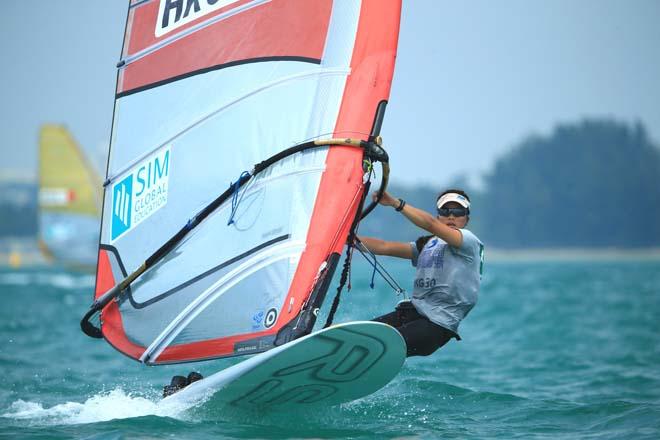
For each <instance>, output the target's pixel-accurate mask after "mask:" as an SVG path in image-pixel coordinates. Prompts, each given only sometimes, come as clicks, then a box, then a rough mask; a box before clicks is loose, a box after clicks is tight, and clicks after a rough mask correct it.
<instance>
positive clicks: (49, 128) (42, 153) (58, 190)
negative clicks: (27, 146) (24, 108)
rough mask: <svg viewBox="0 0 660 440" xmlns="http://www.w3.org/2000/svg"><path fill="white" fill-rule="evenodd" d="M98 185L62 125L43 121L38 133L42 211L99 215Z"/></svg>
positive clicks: (89, 167) (99, 183)
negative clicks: (43, 123) (44, 123)
mask: <svg viewBox="0 0 660 440" xmlns="http://www.w3.org/2000/svg"><path fill="white" fill-rule="evenodd" d="M101 200H102V185H101V179H100V178H99V176H98V174H97V173H96V172H95V171H94V169H93V168H92V167H91V164H90V163H89V162H88V161H87V159H86V158H85V156H84V155H83V153H82V151H81V150H80V147H79V146H78V144H77V143H76V141H75V140H74V139H73V136H71V134H70V133H69V131H68V130H67V129H66V127H64V126H61V125H53V124H47V125H44V126H42V128H41V133H40V136H39V207H40V209H41V211H42V212H61V213H70V214H83V215H90V216H93V217H99V218H100V216H101Z"/></svg>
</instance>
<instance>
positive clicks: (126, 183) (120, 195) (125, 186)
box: [112, 175, 133, 240]
mask: <svg viewBox="0 0 660 440" xmlns="http://www.w3.org/2000/svg"><path fill="white" fill-rule="evenodd" d="M132 196H133V175H130V176H128V177H127V178H125V179H124V180H122V181H121V182H119V184H117V185H115V186H114V188H113V189H112V239H113V240H114V239H116V238H117V237H119V236H120V235H121V234H123V233H124V232H126V231H128V230H129V229H130V227H131V216H130V215H129V213H130V212H131V200H132Z"/></svg>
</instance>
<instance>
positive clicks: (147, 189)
mask: <svg viewBox="0 0 660 440" xmlns="http://www.w3.org/2000/svg"><path fill="white" fill-rule="evenodd" d="M169 175H170V147H169V146H168V147H165V148H163V149H161V150H160V151H158V152H156V153H155V154H152V155H151V156H149V157H148V158H146V159H145V160H143V161H142V162H140V163H139V164H137V165H136V166H135V167H133V168H132V169H131V170H130V171H129V173H128V175H127V176H126V177H124V178H123V179H122V180H120V181H119V182H118V183H116V184H114V185H113V187H112V240H113V241H114V240H116V239H118V238H119V237H121V236H122V235H123V234H124V233H126V232H128V231H130V230H131V229H133V228H134V227H136V226H137V225H139V224H140V223H142V222H143V221H144V220H146V219H147V218H149V216H151V215H152V214H153V213H154V212H156V211H158V210H159V209H160V208H162V207H163V206H165V204H166V203H167V190H168V188H167V185H168V180H169Z"/></svg>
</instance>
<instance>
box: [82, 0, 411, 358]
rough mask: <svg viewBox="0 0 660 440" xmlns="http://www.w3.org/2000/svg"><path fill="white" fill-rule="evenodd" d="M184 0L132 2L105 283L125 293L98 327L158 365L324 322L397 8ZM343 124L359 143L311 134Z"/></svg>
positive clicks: (106, 230) (239, 351) (283, 0)
mask: <svg viewBox="0 0 660 440" xmlns="http://www.w3.org/2000/svg"><path fill="white" fill-rule="evenodd" d="M178 4H183V5H185V4H186V2H168V1H167V0H153V1H151V2H140V3H135V2H133V3H129V7H130V9H129V14H128V21H127V26H126V36H125V44H124V49H123V54H122V63H120V66H119V74H118V82H117V90H116V100H115V117H114V122H113V131H112V139H111V146H110V154H109V159H108V167H107V176H106V186H105V192H106V195H105V199H104V207H103V220H102V230H101V240H100V246H99V267H98V272H97V286H96V293H95V298H96V299H97V300H99V301H101V300H102V301H107V299H108V298H110V299H112V298H116V300H110V301H109V302H107V303H106V302H102V303H100V304H101V305H100V307H103V308H102V312H101V327H100V333H101V335H102V336H103V337H104V338H105V339H106V340H107V341H108V342H109V343H110V344H111V345H113V346H114V347H115V348H117V349H118V350H119V351H121V352H122V353H124V354H126V355H128V356H130V357H131V358H134V359H136V360H139V361H141V362H145V363H149V364H167V363H175V362H189V361H197V360H203V359H211V358H219V357H227V356H236V355H243V354H250V353H257V352H261V351H265V350H268V349H270V348H272V347H274V346H275V344H277V343H278V340H282V341H286V340H289V339H291V338H295V337H298V336H300V335H302V334H304V333H305V332H309V331H311V326H312V325H313V324H314V322H313V321H314V319H313V316H314V315H313V313H315V312H314V311H313V310H310V309H308V308H305V307H307V306H309V305H310V295H316V298H318V299H319V301H320V300H322V297H323V296H324V295H325V291H324V289H327V287H328V283H329V280H330V278H331V276H332V271H333V270H334V267H335V266H336V261H337V259H338V255H339V254H341V252H342V248H343V246H344V243H345V241H346V237H347V235H348V231H349V229H350V228H351V226H352V225H353V224H354V223H355V222H354V219H355V217H356V215H358V212H357V210H358V209H359V206H360V202H361V200H362V199H363V194H364V190H365V185H364V180H363V177H364V174H365V171H364V169H363V157H364V154H365V151H364V149H363V148H364V147H363V145H362V143H365V145H366V142H367V141H371V139H370V137H369V133H370V130H371V127H372V125H373V120H374V118H375V115H376V112H377V109H378V106H379V104H380V103H381V102H382V101H385V100H387V98H388V95H389V87H390V83H391V78H392V73H393V67H394V59H395V55H396V43H397V33H398V22H399V15H400V7H401V5H400V0H385V1H380V0H362V1H359V0H342V1H332V0H318V1H314V2H306V1H305V2H301V1H297V0H270V1H246V0H238V1H221V2H203V1H202V2H200V5H202V6H200V8H199V10H197V9H196V8H192V9H190V10H189V11H188V13H190V14H191V15H190V16H188V17H186V16H185V15H186V9H182V10H179V9H176V8H177V6H176V5H178ZM135 6H139V7H135ZM211 6H217V7H211ZM168 8H169V9H168ZM167 14H169V15H167ZM345 133H352V134H357V140H350V142H344V141H342V140H338V141H330V142H326V141H323V142H318V143H315V142H313V141H309V140H318V139H325V138H328V137H332V138H335V137H339V136H342V134H345ZM333 142H334V143H333ZM361 142H362V143H361ZM292 146H293V147H292ZM200 207H202V208H200ZM330 263H331V264H330ZM127 280H128V281H127ZM113 286H114V287H113ZM117 286H119V287H117ZM113 289H114V290H113ZM117 289H119V290H117ZM109 292H115V293H113V295H114V294H116V295H117V296H116V297H115V296H109ZM106 304H107V305H106ZM303 316H304V317H305V318H304V319H303ZM297 323H300V324H301V325H303V324H304V325H303V327H304V328H302V327H299V326H298V324H297Z"/></svg>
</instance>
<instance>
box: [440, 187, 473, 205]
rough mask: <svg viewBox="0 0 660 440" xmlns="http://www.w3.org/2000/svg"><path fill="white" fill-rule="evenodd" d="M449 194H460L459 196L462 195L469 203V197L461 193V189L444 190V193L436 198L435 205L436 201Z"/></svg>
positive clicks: (463, 192)
mask: <svg viewBox="0 0 660 440" xmlns="http://www.w3.org/2000/svg"><path fill="white" fill-rule="evenodd" d="M449 193H456V194H460V195H462V196H463V197H465V198H466V199H468V202H469V201H470V196H468V195H467V193H466V192H465V191H463V190H462V189H448V190H446V191H444V192H442V193H440V195H439V196H438V198H437V199H435V201H436V203H437V202H438V200H440V197H442V196H444V195H445V194H449Z"/></svg>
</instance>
